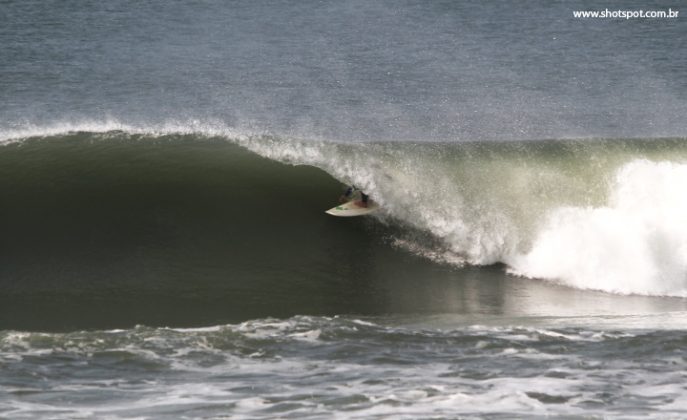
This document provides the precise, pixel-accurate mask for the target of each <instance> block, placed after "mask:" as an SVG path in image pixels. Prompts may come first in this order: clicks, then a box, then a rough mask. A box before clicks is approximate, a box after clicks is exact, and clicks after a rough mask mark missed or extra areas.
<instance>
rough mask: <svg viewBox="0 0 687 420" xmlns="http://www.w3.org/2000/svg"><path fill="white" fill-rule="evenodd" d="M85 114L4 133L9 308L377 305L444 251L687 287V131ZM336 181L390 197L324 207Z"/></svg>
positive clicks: (457, 260)
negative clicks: (333, 213) (428, 139)
mask: <svg viewBox="0 0 687 420" xmlns="http://www.w3.org/2000/svg"><path fill="white" fill-rule="evenodd" d="M63 128H64V127H61V128H60V129H63ZM87 128H88V131H79V127H72V129H71V130H67V131H65V132H64V133H62V134H60V133H58V131H59V129H56V130H54V131H51V130H46V131H45V132H46V133H47V134H46V135H45V136H33V137H29V138H19V137H16V136H15V137H11V136H10V137H7V136H6V137H5V140H4V143H5V144H4V146H2V147H0V193H1V194H2V196H3V198H4V202H5V204H4V205H3V208H2V210H1V211H2V215H1V218H0V220H2V223H3V225H4V226H3V232H6V234H5V238H9V240H6V241H3V244H2V245H3V246H2V247H3V249H2V253H3V255H5V256H6V260H5V261H4V262H3V264H2V266H1V267H0V274H1V275H0V282H2V283H3V284H2V286H3V288H4V289H3V290H7V294H6V295H5V296H4V297H3V300H6V302H4V304H5V305H6V306H5V307H6V308H8V307H12V308H14V309H13V310H16V311H19V312H21V311H23V310H24V311H29V310H31V309H32V308H35V307H41V308H44V309H42V310H45V311H53V310H55V308H61V309H60V310H62V311H66V312H65V313H66V315H65V317H66V319H72V320H73V323H74V325H80V324H79V323H80V322H81V320H80V319H81V318H80V315H79V311H77V310H74V311H73V313H70V312H69V309H65V308H62V307H61V304H62V302H64V301H65V300H67V299H69V300H70V301H75V300H76V301H78V300H79V299H80V300H81V303H82V304H83V305H87V306H88V305H90V306H89V307H90V308H91V309H92V311H91V312H90V313H98V311H97V308H99V307H101V306H99V305H106V304H107V305H112V306H113V307H116V308H118V309H117V310H118V311H119V312H121V311H122V306H121V305H129V306H130V309H131V311H130V312H129V313H128V315H129V316H131V321H134V320H136V319H138V318H137V317H136V308H143V307H145V306H146V304H147V302H148V301H149V300H150V299H151V297H152V296H155V297H156V299H158V300H159V299H162V300H165V299H166V301H165V302H166V305H167V306H165V307H164V308H163V307H160V308H157V310H155V311H152V312H153V313H155V314H159V316H160V322H167V321H169V320H172V322H173V321H175V320H182V319H183V318H184V317H183V315H182V314H180V313H178V311H177V308H179V307H183V306H184V305H185V304H186V303H187V300H186V299H189V298H191V297H193V296H197V295H199V294H201V295H203V296H204V297H205V298H207V299H206V303H207V302H213V301H214V302H215V304H216V307H215V308H216V312H213V309H212V308H213V306H212V304H209V303H208V306H207V307H206V308H205V314H206V315H204V316H207V317H208V319H207V320H205V319H199V320H196V321H197V322H203V321H208V322H210V321H216V320H217V319H220V320H227V321H235V320H245V319H252V318H257V317H264V316H267V315H270V316H291V315H294V314H297V313H313V314H318V313H319V314H333V313H351V312H354V313H355V312H358V313H361V312H362V313H369V312H370V311H371V312H375V311H376V312H384V311H385V310H388V309H389V308H388V307H385V306H384V305H381V306H380V305H379V298H380V295H379V294H377V295H375V293H373V292H371V290H372V289H374V290H377V291H379V290H387V289H388V288H389V287H392V286H391V284H395V287H399V285H400V284H403V282H404V281H408V282H410V281H416V280H417V279H421V278H425V277H427V275H428V274H427V273H429V272H431V270H434V269H433V268H432V267H433V266H434V267H439V266H436V264H435V262H440V263H443V264H448V265H447V267H449V268H450V267H451V266H454V267H463V266H472V265H475V266H480V265H491V264H495V263H502V264H505V265H506V266H507V270H508V272H509V273H511V274H515V275H520V276H526V277H532V278H537V279H546V280H550V281H553V282H556V283H560V284H564V285H567V286H572V287H575V288H580V289H594V290H600V291H606V292H613V293H619V294H645V295H669V296H686V295H687V289H686V283H685V275H687V256H686V255H687V253H686V250H687V223H685V222H686V220H685V217H687V216H685V214H687V199H686V198H685V197H684V194H683V190H684V189H685V186H687V146H686V145H685V143H684V140H682V139H658V140H656V139H654V140H595V141H565V140H556V141H537V142H498V143H496V142H495V143H488V142H487V143H485V142H481V143H459V144H455V143H454V144H444V143H431V144H430V143H421V144H411V143H331V142H317V141H299V140H293V139H286V138H278V137H270V136H267V135H238V134H236V133H233V132H230V131H222V130H219V129H217V130H197V129H196V128H195V127H190V128H187V129H185V130H180V129H178V127H171V128H170V127H168V128H166V129H159V130H158V129H156V130H152V129H140V130H139V129H135V128H131V127H124V126H119V127H115V128H119V129H116V130H112V128H113V125H106V126H105V127H104V128H103V129H102V130H101V131H96V130H93V129H92V127H91V126H88V127H87ZM15 134H16V133H15ZM33 134H36V133H33ZM283 163H287V164H288V165H284V164H283ZM293 165H295V166H293ZM342 183H354V184H356V185H357V186H359V187H360V188H363V189H364V190H365V191H367V192H368V193H369V194H371V196H372V197H373V198H374V199H375V200H377V201H378V202H379V203H380V204H381V206H382V207H383V209H384V211H383V212H381V213H379V214H378V215H377V217H374V218H364V219H353V220H341V219H335V218H331V217H329V216H326V215H325V214H324V213H323V211H324V210H325V209H327V208H329V207H331V206H332V205H333V204H335V203H336V200H337V198H338V195H339V193H340V192H341V191H342ZM408 253H410V254H413V255H417V256H419V257H423V258H411V259H408V258H407V255H408ZM440 266H442V265H440ZM444 266H446V265H444ZM489 270H490V271H492V272H493V270H492V269H489ZM449 271H450V270H449ZM372 278H377V279H378V280H375V281H373V280H371V279H372ZM380 279H381V280H380ZM394 282H396V283H394ZM322 288H327V289H328V291H329V292H331V293H329V294H325V295H326V296H329V297H322V296H323V294H322V293H321V292H322ZM295 290H297V291H298V293H295ZM227 295H231V296H232V299H233V300H232V302H233V303H232V305H231V306H232V311H230V314H229V315H227V310H226V301H223V300H222V299H221V297H226V296H227ZM287 295H288V296H289V299H281V298H282V297H284V296H287ZM22 297H23V298H24V299H25V300H22ZM215 298H216V299H215ZM41 299H44V301H41ZM420 300H421V299H420ZM27 301H30V302H34V303H35V302H39V301H41V303H40V305H39V304H38V303H35V304H32V305H29V306H26V307H24V305H25V303H26V302H27ZM107 302H109V303H107ZM136 302H138V303H136ZM136 305H138V306H136ZM77 306H78V305H77ZM411 306H412V305H411ZM414 308H415V310H420V311H423V310H427V307H421V306H417V305H416V306H414ZM435 309H436V308H435ZM104 312H107V311H106V310H105V309H103V313H104ZM46 313H48V312H46ZM218 313H221V314H222V315H221V316H218ZM148 315H150V314H148ZM94 317H95V318H97V315H94ZM95 318H94V319H95ZM146 319H148V322H152V323H153V324H155V323H156V321H155V319H152V320H151V319H150V317H149V316H148V318H146ZM163 320H167V321H163ZM104 324H105V325H107V322H105V323H104ZM99 325H100V324H99ZM180 325H185V324H184V323H183V322H181V324H180Z"/></svg>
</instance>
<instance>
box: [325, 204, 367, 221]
mask: <svg viewBox="0 0 687 420" xmlns="http://www.w3.org/2000/svg"><path fill="white" fill-rule="evenodd" d="M377 210H379V205H378V204H377V203H375V202H374V201H371V200H370V201H368V202H367V207H364V206H362V205H360V201H357V200H354V201H348V202H346V203H343V204H340V205H338V206H336V207H332V208H331V209H329V210H327V211H326V212H325V213H327V214H331V215H332V216H337V217H355V216H364V215H366V214H370V213H372V212H374V211H377Z"/></svg>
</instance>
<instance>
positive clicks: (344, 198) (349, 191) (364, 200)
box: [339, 185, 369, 207]
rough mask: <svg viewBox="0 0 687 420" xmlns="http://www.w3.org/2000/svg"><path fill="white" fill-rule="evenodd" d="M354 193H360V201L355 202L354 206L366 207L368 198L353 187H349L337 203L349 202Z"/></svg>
mask: <svg viewBox="0 0 687 420" xmlns="http://www.w3.org/2000/svg"><path fill="white" fill-rule="evenodd" d="M356 191H357V192H359V193H360V201H356V202H355V204H356V205H358V206H360V207H367V203H368V201H369V196H368V195H367V194H365V193H364V192H363V191H362V190H361V189H359V188H357V187H356V186H355V185H351V186H349V187H348V189H346V192H345V193H344V194H343V195H342V196H341V198H340V199H339V201H341V202H342V203H343V202H345V201H351V200H352V199H353V195H354V194H355V193H356Z"/></svg>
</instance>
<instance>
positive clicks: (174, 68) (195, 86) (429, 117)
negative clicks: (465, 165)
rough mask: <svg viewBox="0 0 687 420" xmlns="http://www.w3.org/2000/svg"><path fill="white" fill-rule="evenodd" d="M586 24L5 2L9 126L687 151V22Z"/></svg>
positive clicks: (469, 14) (534, 13)
mask: <svg viewBox="0 0 687 420" xmlns="http://www.w3.org/2000/svg"><path fill="white" fill-rule="evenodd" d="M664 6H665V4H663V3H661V2H656V3H653V2H639V1H636V2H629V3H624V4H623V7H627V8H633V7H636V8H645V9H657V10H662V9H663V8H664ZM589 7H590V6H589V5H586V4H584V3H568V2H528V3H526V4H519V5H517V6H516V5H512V6H504V5H499V4H487V5H484V4H482V2H443V1H442V2H432V3H431V4H426V3H425V2H414V1H404V2H401V3H399V2H374V3H369V2H362V1H361V2H346V3H335V2H311V1H307V2H299V3H298V4H281V3H272V2H264V3H260V4H258V5H256V4H252V3H248V2H235V3H232V4H230V5H227V4H223V3H221V2H209V3H206V4H203V5H202V6H200V5H196V4H190V3H183V2H181V3H173V4H166V5H165V6H164V7H162V6H161V5H158V4H156V3H149V4H143V5H140V4H136V5H133V4H129V3H127V2H111V3H107V4H98V3H96V4H89V5H82V4H78V3H66V4H60V5H59V6H58V4H57V3H54V4H53V3H49V4H48V5H45V4H44V3H43V2H10V3H8V4H6V5H5V6H4V7H3V9H4V13H5V16H6V17H7V19H5V20H6V22H7V24H5V25H3V28H2V29H0V31H2V32H1V34H0V36H2V38H3V41H4V42H3V43H2V46H0V58H2V59H3V62H5V63H8V65H6V66H3V67H2V69H0V75H1V76H2V80H3V82H2V94H3V98H4V100H3V101H2V103H1V104H0V116H2V118H0V124H2V127H5V128H21V127H23V126H26V125H30V124H39V125H43V126H44V125H46V124H49V123H61V122H65V121H68V122H81V121H83V120H99V121H100V120H103V119H106V118H115V119H117V120H120V121H124V122H130V123H137V124H139V125H146V124H147V125H152V124H159V123H162V122H166V121H170V120H171V121H188V120H193V119H198V120H202V121H207V120H219V121H222V122H225V123H227V124H229V125H232V126H234V127H237V128H241V129H253V130H268V131H270V132H273V133H274V134H277V135H295V136H298V137H302V138H324V139H338V140H414V141H423V140H449V141H462V140H476V139H477V140H493V139H506V140H507V139H543V138H563V137H573V138H578V137H590V136H591V137H614V138H618V137H621V138H623V137H665V136H683V135H684V133H685V121H684V118H682V116H684V115H685V111H687V97H686V94H685V92H686V89H685V88H686V85H685V83H686V82H685V80H686V78H685V76H686V75H685V71H686V70H685V69H686V68H687V63H686V62H685V60H686V59H685V56H684V54H681V52H682V50H683V46H684V45H685V42H686V41H687V39H685V38H686V37H687V35H685V32H686V31H685V26H684V25H685V23H684V20H682V19H673V20H661V21H629V22H627V21H621V20H607V21H598V20H596V21H595V20H582V19H574V18H572V11H573V10H578V9H585V8H589ZM666 7H667V6H666Z"/></svg>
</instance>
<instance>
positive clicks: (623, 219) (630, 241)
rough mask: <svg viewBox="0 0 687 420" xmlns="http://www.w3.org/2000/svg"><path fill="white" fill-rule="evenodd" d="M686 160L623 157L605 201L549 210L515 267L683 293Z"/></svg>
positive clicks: (641, 290)
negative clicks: (625, 159)
mask: <svg viewBox="0 0 687 420" xmlns="http://www.w3.org/2000/svg"><path fill="white" fill-rule="evenodd" d="M686 190H687V165H685V164H678V163H671V162H651V161H648V160H636V161H633V162H630V163H628V164H626V165H624V166H623V167H622V168H620V169H619V170H618V172H617V174H616V177H615V180H614V182H613V184H612V185H611V187H610V194H609V199H608V202H607V204H606V206H603V207H562V208H558V209H556V210H554V211H552V212H551V214H550V215H549V217H548V220H547V221H546V223H545V224H544V226H543V227H542V228H541V230H540V232H539V233H538V235H537V236H536V239H535V240H534V243H533V246H532V249H531V250H530V251H529V252H527V253H525V254H522V255H519V256H516V257H514V258H512V259H511V260H510V261H509V263H510V266H511V267H512V271H513V272H514V273H517V274H521V275H524V276H528V277H535V278H543V279H550V280H554V281H557V282H560V283H562V284H565V285H569V286H574V287H578V288H583V289H595V290H601V291H606V292H613V293H620V294H646V295H670V296H683V297H684V296H687V194H685V191H686Z"/></svg>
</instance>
